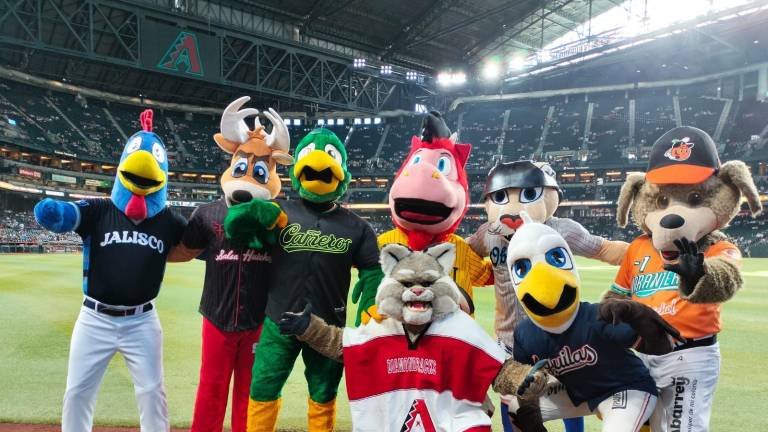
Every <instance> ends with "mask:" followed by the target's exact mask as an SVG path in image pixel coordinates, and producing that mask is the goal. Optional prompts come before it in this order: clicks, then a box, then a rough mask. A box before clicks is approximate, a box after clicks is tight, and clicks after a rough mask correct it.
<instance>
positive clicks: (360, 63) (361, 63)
mask: <svg viewBox="0 0 768 432" xmlns="http://www.w3.org/2000/svg"><path fill="white" fill-rule="evenodd" d="M352 66H353V67H354V68H355V69H362V68H364V67H365V59H364V58H356V59H354V60H352Z"/></svg>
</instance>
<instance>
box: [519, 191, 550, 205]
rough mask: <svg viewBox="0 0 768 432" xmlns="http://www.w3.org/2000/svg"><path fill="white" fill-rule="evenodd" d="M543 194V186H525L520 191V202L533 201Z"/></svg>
mask: <svg viewBox="0 0 768 432" xmlns="http://www.w3.org/2000/svg"><path fill="white" fill-rule="evenodd" d="M543 194H544V188H543V187H531V188H525V189H523V190H521V191H520V202H521V203H523V204H525V203H530V202H534V201H536V200H537V199H539V198H541V195H543Z"/></svg>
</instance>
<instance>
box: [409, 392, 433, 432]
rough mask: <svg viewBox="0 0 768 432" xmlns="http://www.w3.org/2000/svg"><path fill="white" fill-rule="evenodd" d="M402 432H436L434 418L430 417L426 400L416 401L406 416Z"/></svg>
mask: <svg viewBox="0 0 768 432" xmlns="http://www.w3.org/2000/svg"><path fill="white" fill-rule="evenodd" d="M400 432H436V430H435V425H434V423H432V417H430V416H429V410H427V404H426V403H425V402H424V399H416V400H414V401H413V404H412V405H411V409H410V410H409V411H408V415H406V416H405V422H404V423H403V427H402V428H400Z"/></svg>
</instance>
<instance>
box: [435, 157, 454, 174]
mask: <svg viewBox="0 0 768 432" xmlns="http://www.w3.org/2000/svg"><path fill="white" fill-rule="evenodd" d="M437 170H438V171H440V174H442V175H448V174H450V172H451V158H449V157H448V156H443V157H441V158H440V159H438V160H437Z"/></svg>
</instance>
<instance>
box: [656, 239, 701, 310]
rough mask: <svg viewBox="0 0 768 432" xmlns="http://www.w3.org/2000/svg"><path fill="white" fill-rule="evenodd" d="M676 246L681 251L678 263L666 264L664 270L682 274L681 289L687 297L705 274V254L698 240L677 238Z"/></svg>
mask: <svg viewBox="0 0 768 432" xmlns="http://www.w3.org/2000/svg"><path fill="white" fill-rule="evenodd" d="M674 243H675V247H677V250H679V251H680V256H679V257H678V259H677V264H664V270H668V271H671V272H675V273H677V274H678V275H680V282H681V283H680V291H681V292H682V293H683V295H684V296H685V297H688V296H689V295H691V293H692V292H693V289H694V288H695V287H696V284H697V283H698V282H699V279H701V278H702V277H703V276H704V254H703V253H701V252H699V247H698V246H697V245H696V242H692V241H688V239H687V238H685V237H683V238H681V239H680V240H675V241H674Z"/></svg>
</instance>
